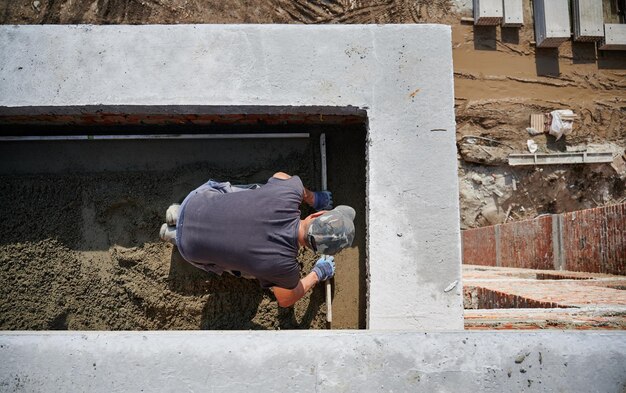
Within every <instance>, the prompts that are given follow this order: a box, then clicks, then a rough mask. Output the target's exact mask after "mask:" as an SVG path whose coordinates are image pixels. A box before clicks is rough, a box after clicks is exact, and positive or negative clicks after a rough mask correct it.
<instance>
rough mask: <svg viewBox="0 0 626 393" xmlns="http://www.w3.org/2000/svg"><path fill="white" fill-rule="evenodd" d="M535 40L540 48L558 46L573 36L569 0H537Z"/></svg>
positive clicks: (535, 8) (535, 7) (535, 2)
mask: <svg viewBox="0 0 626 393" xmlns="http://www.w3.org/2000/svg"><path fill="white" fill-rule="evenodd" d="M533 4H534V17H535V41H536V42H537V47H539V48H556V47H558V46H559V45H561V44H562V43H563V42H565V41H567V40H569V38H570V36H571V26H570V15H569V1H568V0H535V1H534V2H533Z"/></svg>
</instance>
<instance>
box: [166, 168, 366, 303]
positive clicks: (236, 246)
mask: <svg viewBox="0 0 626 393" xmlns="http://www.w3.org/2000/svg"><path fill="white" fill-rule="evenodd" d="M302 202H304V203H306V204H308V205H309V206H311V207H313V208H314V209H315V210H317V213H313V214H311V215H309V216H308V217H306V218H304V219H300V209H299V208H300V204H301V203H302ZM329 209H332V195H331V193H330V192H328V191H320V192H311V191H309V190H307V189H306V188H305V187H304V186H303V184H302V181H301V180H300V178H299V177H298V176H289V175H287V174H286V173H283V172H278V173H276V174H274V176H272V177H271V178H270V179H269V180H268V181H267V184H264V185H256V184H255V185H251V186H234V185H231V184H230V183H228V182H224V183H220V182H216V181H213V180H209V181H208V182H207V183H205V184H203V185H202V186H200V187H198V188H197V189H195V190H194V191H192V192H191V193H190V194H189V195H188V196H187V197H186V198H185V200H184V201H183V203H182V204H181V205H177V204H174V205H172V206H170V207H169V208H168V209H167V212H166V221H167V223H165V224H163V225H162V226H161V232H160V236H161V239H162V240H164V241H168V242H170V243H172V244H174V245H175V246H177V247H178V251H179V252H180V254H181V255H182V257H183V258H184V259H185V260H186V261H188V262H189V263H191V264H192V265H194V266H196V267H198V268H200V269H203V270H206V271H209V272H213V273H217V274H220V275H221V274H222V273H223V272H228V273H231V274H233V275H235V276H238V277H244V278H256V279H258V280H259V282H260V284H261V286H262V287H263V288H272V290H273V291H274V295H275V296H276V300H278V304H279V305H280V306H281V307H290V306H291V305H293V304H294V303H295V302H296V301H298V300H299V299H300V298H302V296H304V294H305V293H307V292H308V291H309V290H311V288H313V287H314V286H315V284H317V283H318V282H320V281H325V280H327V279H329V278H331V277H332V276H333V275H334V274H335V263H334V258H333V257H332V255H334V254H336V253H338V252H339V251H341V250H342V249H344V248H346V247H350V246H351V245H352V241H353V240H354V223H353V220H354V216H355V211H354V209H353V208H351V207H349V206H337V207H336V208H334V209H332V210H329ZM299 247H307V248H309V249H311V250H313V251H314V252H317V253H320V254H323V256H322V257H321V258H320V259H319V260H318V261H317V262H316V263H315V266H314V267H313V270H312V271H311V272H310V273H309V274H308V275H307V276H305V277H304V278H302V279H300V268H299V264H298V262H297V260H296V256H297V254H298V248H299Z"/></svg>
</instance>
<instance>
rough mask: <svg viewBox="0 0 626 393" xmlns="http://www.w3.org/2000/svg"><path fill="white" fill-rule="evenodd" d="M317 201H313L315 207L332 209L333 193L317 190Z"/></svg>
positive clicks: (317, 208) (315, 194)
mask: <svg viewBox="0 0 626 393" xmlns="http://www.w3.org/2000/svg"><path fill="white" fill-rule="evenodd" d="M313 195H314V196H315V202H313V209H315V210H317V211H320V210H330V209H332V208H333V194H332V193H331V192H330V191H315V192H314V193H313Z"/></svg>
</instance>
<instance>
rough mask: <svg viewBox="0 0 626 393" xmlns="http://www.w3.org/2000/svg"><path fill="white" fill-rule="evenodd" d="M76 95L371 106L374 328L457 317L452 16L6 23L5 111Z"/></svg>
mask: <svg viewBox="0 0 626 393" xmlns="http://www.w3.org/2000/svg"><path fill="white" fill-rule="evenodd" d="M71 107H75V109H74V112H78V113H84V111H86V110H87V111H89V110H91V111H98V110H105V109H107V108H112V107H116V108H124V107H127V108H131V107H139V108H142V109H140V110H141V111H145V110H146V109H145V108H150V107H154V108H159V110H160V111H162V112H160V113H174V114H176V113H189V111H190V110H192V111H193V109H192V108H199V107H204V108H209V109H207V111H209V112H210V113H246V111H247V110H251V111H253V113H257V112H258V109H259V108H265V109H267V108H272V107H276V108H277V109H276V110H275V112H279V113H287V112H283V111H285V110H286V109H288V108H289V107H297V108H304V107H309V108H311V109H314V108H320V113H329V111H330V113H336V112H335V111H332V110H330V109H329V108H333V107H335V108H350V109H349V110H348V112H349V113H352V114H355V113H363V112H367V124H368V127H369V129H368V136H367V146H366V147H365V148H366V155H367V186H366V191H367V209H368V216H367V220H366V222H367V227H368V236H367V250H366V253H367V258H368V263H369V272H368V273H369V290H368V293H369V305H368V312H369V315H368V327H369V328H372V329H424V330H452V329H461V328H462V327H463V310H462V296H461V286H460V285H457V286H456V287H455V288H454V289H453V290H449V291H447V292H446V291H444V289H446V288H447V287H448V286H449V285H450V284H451V283H454V282H455V281H456V282H460V274H461V273H460V272H461V264H460V230H459V206H458V204H459V203H458V179H457V161H456V145H455V122H454V99H453V74H452V48H451V30H450V27H449V26H441V25H386V26H376V25H352V26H348V25H325V26H297V25H176V26H168V25H154V26H0V117H1V116H16V115H19V116H24V115H29V114H33V115H46V114H49V113H56V114H62V113H64V112H65V111H68V110H70V109H68V108H71ZM55 108H58V110H57V109H55ZM85 108H87V109H85ZM216 108H218V109H216ZM342 111H345V109H344V110H342ZM150 112H152V111H150ZM152 113H153V112H152ZM329 176H330V175H329Z"/></svg>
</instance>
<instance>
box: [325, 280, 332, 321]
mask: <svg viewBox="0 0 626 393" xmlns="http://www.w3.org/2000/svg"><path fill="white" fill-rule="evenodd" d="M331 292H332V288H331V286H330V279H328V280H326V321H327V322H328V323H331V322H332V321H333V306H332V297H331Z"/></svg>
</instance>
